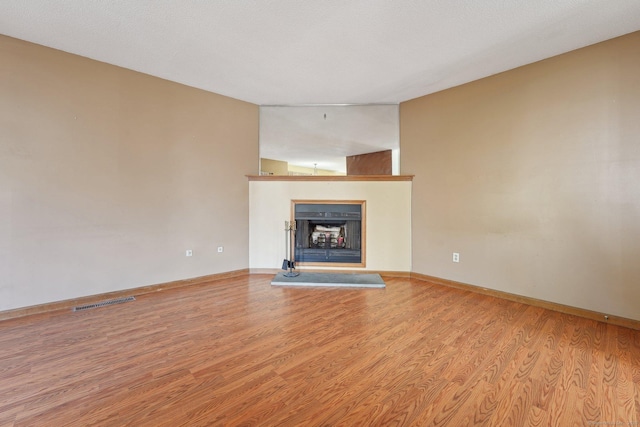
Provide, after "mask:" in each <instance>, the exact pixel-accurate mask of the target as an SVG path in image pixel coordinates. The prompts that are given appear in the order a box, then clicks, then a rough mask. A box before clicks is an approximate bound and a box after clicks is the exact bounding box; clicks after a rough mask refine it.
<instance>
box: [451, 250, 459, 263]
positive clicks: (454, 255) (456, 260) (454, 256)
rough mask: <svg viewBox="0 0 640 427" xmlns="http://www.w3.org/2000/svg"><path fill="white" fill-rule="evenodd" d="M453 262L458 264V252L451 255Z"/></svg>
mask: <svg viewBox="0 0 640 427" xmlns="http://www.w3.org/2000/svg"><path fill="white" fill-rule="evenodd" d="M453 262H460V254H459V253H458V252H454V253H453Z"/></svg>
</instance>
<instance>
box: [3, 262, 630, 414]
mask: <svg viewBox="0 0 640 427" xmlns="http://www.w3.org/2000/svg"><path fill="white" fill-rule="evenodd" d="M271 277H272V276H271V275H246V276H241V277H237V278H232V279H226V280H222V281H217V282H212V283H207V284H202V285H194V286H189V287H185V288H179V289H173V290H168V291H163V292H158V293H155V294H147V295H141V296H139V297H137V300H136V301H134V302H128V303H125V304H119V305H113V306H109V307H103V308H96V309H91V310H86V311H81V312H70V311H69V312H64V313H54V314H47V315H36V316H30V317H25V318H20V319H12V320H6V321H3V322H0V426H66V425H71V426H76V425H77V426H88V425H100V426H102V425H105V426H112V425H113V426H120V425H132V426H165V425H166V426H180V425H188V426H200V425H221V426H223V425H227V426H239V425H247V426H248V425H256V426H391V425H403V426H404V425H407V426H409V425H411V426H428V425H434V426H444V425H447V426H467V425H473V426H476V425H486V426H563V427H564V426H589V425H593V426H603V425H610V426H613V425H615V426H637V425H640V332H639V331H635V330H631V329H626V328H623V327H619V326H613V325H608V324H604V323H599V322H596V321H593V320H587V319H582V318H578V317H574V316H570V315H566V314H560V313H557V312H553V311H549V310H545V309H542V308H536V307H532V306H528V305H524V304H520V303H516V302H511V301H506V300H501V299H497V298H494V297H490V296H486V295H479V294H475V293H472V292H469V291H464V290H458V289H452V288H447V287H442V286H439V285H436V284H431V283H428V282H424V281H418V280H410V279H406V278H404V279H398V278H385V281H386V282H387V288H386V289H331V288H313V289H311V288H283V287H272V286H271V285H270V280H271Z"/></svg>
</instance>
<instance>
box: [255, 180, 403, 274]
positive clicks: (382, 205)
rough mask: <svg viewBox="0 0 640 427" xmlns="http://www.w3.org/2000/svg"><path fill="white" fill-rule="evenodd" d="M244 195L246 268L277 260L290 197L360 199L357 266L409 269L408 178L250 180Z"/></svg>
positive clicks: (278, 263)
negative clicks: (361, 245) (362, 256)
mask: <svg viewBox="0 0 640 427" xmlns="http://www.w3.org/2000/svg"><path fill="white" fill-rule="evenodd" d="M249 196H250V214H249V216H250V224H251V226H250V241H251V248H250V266H251V268H252V269H258V270H259V269H274V268H275V269H277V268H280V267H281V266H282V260H283V258H284V257H285V255H286V249H285V244H286V240H285V238H286V233H285V232H284V222H285V221H287V220H290V219H291V201H292V200H365V201H366V202H367V203H366V233H367V237H366V267H365V268H364V269H363V270H375V271H400V272H408V271H410V270H411V182H410V181H395V182H389V181H382V182H375V181H374V182H372V181H350V182H340V181H314V182H309V181H298V182H293V181H251V182H250V190H249ZM312 268H313V269H318V268H319V267H312ZM300 269H304V267H300ZM331 269H336V268H335V267H331ZM348 269H349V270H354V268H351V267H350V268H348Z"/></svg>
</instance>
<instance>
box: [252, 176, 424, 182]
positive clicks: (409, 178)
mask: <svg viewBox="0 0 640 427" xmlns="http://www.w3.org/2000/svg"><path fill="white" fill-rule="evenodd" d="M413 177H414V175H247V178H248V179H249V181H413Z"/></svg>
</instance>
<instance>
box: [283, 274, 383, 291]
mask: <svg viewBox="0 0 640 427" xmlns="http://www.w3.org/2000/svg"><path fill="white" fill-rule="evenodd" d="M284 274H285V273H284V272H280V273H278V274H276V276H275V277H274V278H273V280H272V281H271V284H272V285H278V286H336V287H341V288H384V287H385V283H384V280H382V277H380V275H379V274H359V273H358V274H355V273H353V274H342V273H300V274H299V275H298V276H296V277H287V276H285V275H284Z"/></svg>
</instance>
